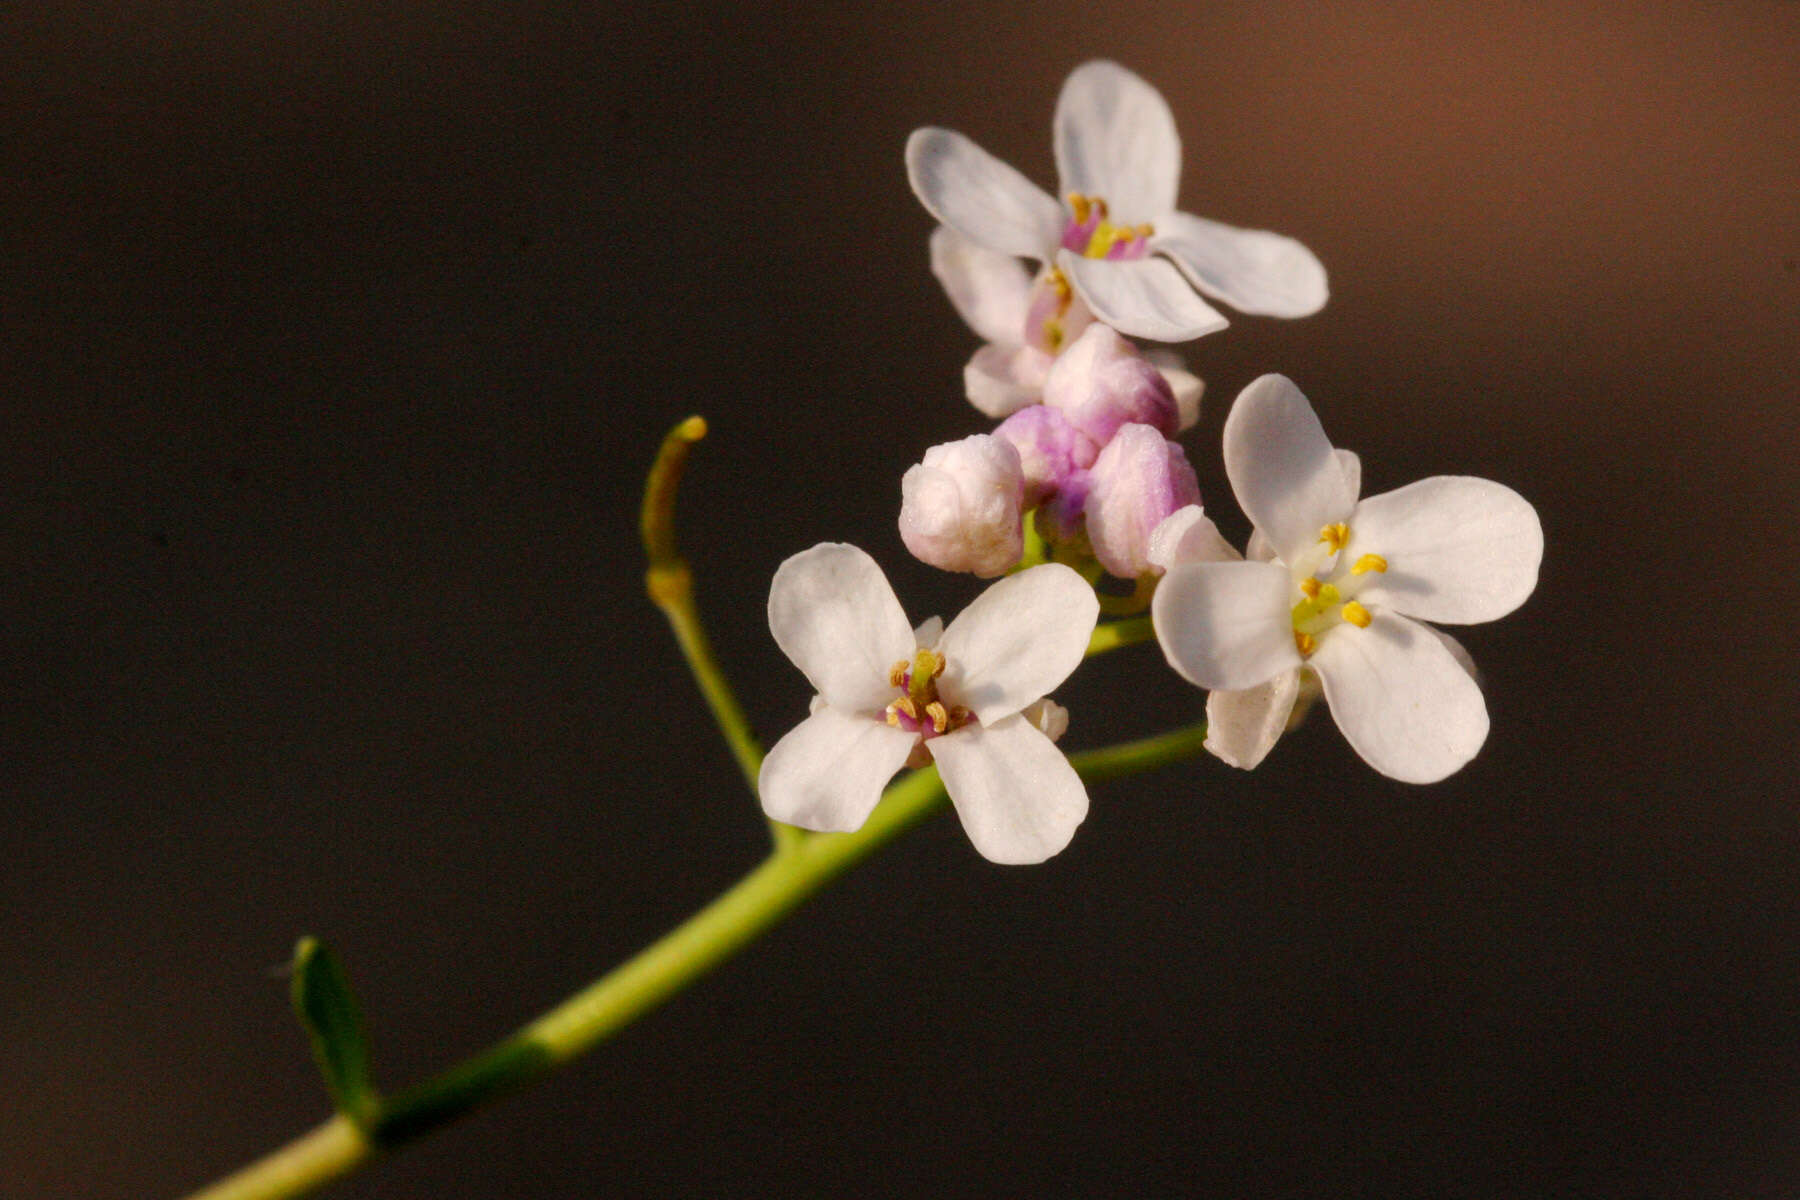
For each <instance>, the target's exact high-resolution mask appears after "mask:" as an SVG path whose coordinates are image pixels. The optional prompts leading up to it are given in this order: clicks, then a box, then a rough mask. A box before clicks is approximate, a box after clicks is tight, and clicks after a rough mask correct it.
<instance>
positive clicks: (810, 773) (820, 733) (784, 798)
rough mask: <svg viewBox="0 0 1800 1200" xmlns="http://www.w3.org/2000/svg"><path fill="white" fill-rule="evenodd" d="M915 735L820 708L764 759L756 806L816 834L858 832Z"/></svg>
mask: <svg viewBox="0 0 1800 1200" xmlns="http://www.w3.org/2000/svg"><path fill="white" fill-rule="evenodd" d="M918 740H919V735H918V734H916V733H908V732H906V731H905V730H904V729H897V728H895V727H894V726H892V725H888V724H885V723H883V722H881V721H879V720H876V719H875V718H873V717H869V716H864V715H861V714H852V713H845V712H841V711H839V710H838V709H835V708H832V707H831V706H830V705H826V706H825V707H824V708H821V709H819V710H817V711H816V712H814V713H813V715H812V716H810V717H808V718H806V720H804V721H802V722H800V724H798V725H796V726H794V728H793V729H790V730H789V731H788V734H787V736H786V737H784V738H782V739H781V740H780V741H779V742H776V743H775V748H774V749H773V750H770V751H769V753H768V756H767V757H766V758H764V759H763V764H762V773H761V774H760V775H759V776H758V777H757V781H756V790H757V792H758V793H759V794H760V795H761V796H762V806H763V811H764V812H765V813H767V814H768V815H769V816H771V817H773V818H775V820H777V821H785V822H786V823H787V824H789V825H798V826H799V827H800V828H802V829H816V830H818V831H819V832H821V833H849V832H850V831H852V830H856V829H861V828H862V824H863V822H864V821H866V820H868V819H869V814H870V813H871V812H874V811H875V805H876V803H877V802H879V801H880V799H881V789H882V788H883V787H885V786H887V781H888V780H889V779H891V778H893V775H894V772H895V771H898V770H899V769H900V768H901V767H902V766H904V765H905V764H906V756H907V755H908V754H910V753H911V752H912V748H913V745H914V743H916V742H917V741H918Z"/></svg>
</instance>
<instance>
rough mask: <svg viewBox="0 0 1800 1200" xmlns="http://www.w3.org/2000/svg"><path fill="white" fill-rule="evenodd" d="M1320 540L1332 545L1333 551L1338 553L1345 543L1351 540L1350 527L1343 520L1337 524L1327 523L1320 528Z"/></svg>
mask: <svg viewBox="0 0 1800 1200" xmlns="http://www.w3.org/2000/svg"><path fill="white" fill-rule="evenodd" d="M1319 540H1320V541H1321V542H1324V543H1325V544H1326V545H1327V546H1330V547H1331V552H1332V553H1333V554H1336V553H1337V552H1338V551H1339V550H1342V549H1343V548H1344V543H1345V542H1347V541H1349V540H1350V527H1349V526H1348V525H1346V524H1344V523H1343V522H1342V521H1339V522H1338V523H1337V524H1335V525H1327V526H1325V528H1323V529H1321V530H1319Z"/></svg>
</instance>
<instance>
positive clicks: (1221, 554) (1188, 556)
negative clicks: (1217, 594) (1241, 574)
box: [1149, 504, 1243, 571]
mask: <svg viewBox="0 0 1800 1200" xmlns="http://www.w3.org/2000/svg"><path fill="white" fill-rule="evenodd" d="M1242 558H1243V555H1241V554H1239V553H1238V552H1237V551H1236V550H1234V549H1232V546H1231V543H1230V542H1228V541H1226V540H1225V535H1223V534H1221V533H1220V532H1219V527H1218V526H1217V525H1214V524H1213V521H1212V518H1211V517H1209V516H1207V515H1206V514H1205V513H1204V512H1203V511H1201V508H1200V506H1199V505H1198V504H1190V505H1188V506H1187V507H1185V508H1179V509H1176V510H1175V511H1174V512H1172V513H1170V514H1169V516H1168V518H1167V519H1166V520H1164V521H1163V523H1162V524H1160V525H1158V526H1157V527H1156V530H1155V532H1153V533H1152V534H1151V535H1150V553H1149V559H1150V565H1151V566H1153V567H1159V568H1161V569H1162V570H1164V571H1169V570H1173V569H1174V568H1176V567H1181V566H1186V565H1188V564H1190V563H1203V562H1237V561H1239V560H1240V559H1242Z"/></svg>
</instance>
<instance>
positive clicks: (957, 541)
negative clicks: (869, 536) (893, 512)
mask: <svg viewBox="0 0 1800 1200" xmlns="http://www.w3.org/2000/svg"><path fill="white" fill-rule="evenodd" d="M1023 494H1024V478H1023V475H1022V474H1021V470H1020V465H1019V452H1018V451H1017V450H1015V449H1014V448H1013V446H1012V443H1010V442H1007V441H1005V440H1003V439H1001V438H997V437H994V436H992V435H991V434H985V433H978V434H976V435H975V436H973V437H966V438H964V439H963V440H962V441H960V442H945V443H944V444H943V445H941V446H933V447H932V448H931V449H929V450H927V451H926V452H925V461H924V462H921V463H916V464H914V465H913V466H911V467H909V468H907V471H906V474H905V476H904V477H902V478H901V480H900V495H901V502H900V540H901V541H903V542H905V543H906V548H907V549H908V550H910V551H912V552H913V555H914V556H915V557H917V558H918V559H919V561H921V562H926V563H930V564H931V565H932V566H934V567H941V568H943V569H944V570H946V571H970V572H973V573H974V574H976V575H979V576H981V577H982V578H984V579H987V578H991V577H993V576H995V575H999V574H1002V573H1003V572H1005V571H1006V570H1007V569H1008V568H1009V567H1012V566H1014V565H1016V564H1017V563H1018V561H1019V558H1020V557H1021V556H1022V555H1023V554H1024V552H1025V532H1024V527H1023V524H1022V521H1021V509H1020V501H1021V499H1022V497H1023Z"/></svg>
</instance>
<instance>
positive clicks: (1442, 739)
mask: <svg viewBox="0 0 1800 1200" xmlns="http://www.w3.org/2000/svg"><path fill="white" fill-rule="evenodd" d="M1307 665H1308V666H1310V667H1311V668H1312V669H1313V670H1314V671H1316V672H1318V675H1319V682H1320V683H1321V684H1323V685H1324V688H1325V702H1326V703H1327V704H1329V705H1330V706H1331V716H1332V719H1333V720H1335V721H1336V722H1337V725H1338V728H1339V729H1341V730H1343V731H1344V737H1346V738H1347V739H1349V742H1350V745H1351V746H1352V747H1353V748H1354V749H1355V750H1356V752H1357V753H1358V754H1360V755H1362V757H1363V761H1364V762H1366V763H1368V764H1369V765H1370V766H1371V767H1374V768H1375V769H1376V770H1377V771H1380V772H1381V773H1382V774H1383V775H1387V776H1390V777H1391V778H1394V779H1398V780H1400V781H1402V782H1403V783H1435V782H1437V781H1438V780H1440V779H1442V778H1444V777H1445V776H1446V775H1449V774H1450V773H1451V772H1453V771H1455V770H1456V769H1458V768H1459V767H1461V766H1462V765H1463V764H1464V763H1466V762H1468V761H1469V760H1470V759H1471V758H1474V757H1475V752H1476V751H1477V750H1480V749H1481V744H1482V742H1484V741H1486V740H1487V732H1488V715H1487V703H1486V702H1485V701H1484V700H1482V698H1481V687H1480V686H1479V685H1478V684H1477V683H1476V682H1475V679H1474V677H1473V676H1471V675H1470V674H1469V673H1468V672H1467V671H1465V670H1464V669H1463V667H1462V664H1461V663H1459V662H1457V661H1456V658H1455V656H1454V655H1452V654H1451V653H1450V650H1449V648H1448V647H1446V646H1445V645H1444V643H1443V642H1442V641H1440V640H1439V639H1438V638H1437V637H1436V636H1435V635H1434V634H1433V632H1432V631H1431V630H1430V629H1427V628H1426V627H1424V626H1423V625H1419V624H1417V623H1416V622H1413V621H1409V620H1407V619H1406V618H1405V617H1400V616H1395V615H1394V614H1393V613H1385V612H1378V613H1376V614H1375V620H1374V622H1373V623H1371V624H1370V625H1369V627H1368V628H1367V629H1358V628H1356V626H1354V625H1343V626H1339V627H1338V628H1336V629H1333V630H1332V631H1331V632H1330V633H1328V634H1327V635H1326V636H1324V637H1322V638H1320V639H1319V648H1318V649H1317V650H1316V651H1315V652H1314V653H1313V656H1312V657H1311V658H1309V659H1308V660H1307Z"/></svg>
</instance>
